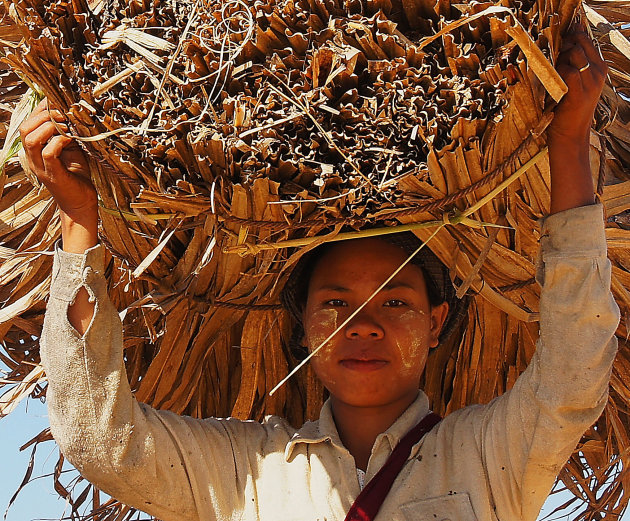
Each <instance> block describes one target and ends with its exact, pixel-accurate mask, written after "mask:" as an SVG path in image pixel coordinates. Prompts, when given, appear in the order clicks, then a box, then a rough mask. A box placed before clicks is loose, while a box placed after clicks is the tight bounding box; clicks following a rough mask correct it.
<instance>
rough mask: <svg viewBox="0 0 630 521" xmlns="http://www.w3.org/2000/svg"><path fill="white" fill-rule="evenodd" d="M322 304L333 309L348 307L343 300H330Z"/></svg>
mask: <svg viewBox="0 0 630 521" xmlns="http://www.w3.org/2000/svg"><path fill="white" fill-rule="evenodd" d="M324 304H326V305H327V306H332V307H334V308H340V307H344V306H347V305H348V304H346V302H345V301H344V300H341V299H339V298H331V299H330V300H327V301H326V302H324Z"/></svg>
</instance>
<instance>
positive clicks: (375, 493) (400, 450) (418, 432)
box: [345, 413, 442, 521]
mask: <svg viewBox="0 0 630 521" xmlns="http://www.w3.org/2000/svg"><path fill="white" fill-rule="evenodd" d="M441 420H442V418H441V417H440V416H439V415H437V414H435V413H429V414H427V415H426V416H425V417H424V418H422V421H421V422H420V423H419V424H418V425H416V426H415V427H414V428H413V429H411V430H410V431H409V432H408V433H407V434H406V435H405V437H404V438H403V439H402V440H400V441H399V442H398V445H396V448H395V449H394V450H393V452H392V454H391V456H390V457H389V459H388V460H387V461H386V462H385V464H384V465H383V467H382V468H381V470H379V471H378V472H377V473H376V475H375V476H374V477H373V478H372V479H371V480H370V482H369V483H368V484H367V485H365V487H363V490H362V491H361V493H360V494H359V495H358V496H357V498H356V499H355V500H354V503H353V504H352V506H351V507H350V510H349V511H348V515H347V516H346V519H345V521H372V520H373V519H374V518H375V517H376V514H377V513H378V511H379V510H380V508H381V505H382V504H383V501H385V498H386V497H387V494H388V493H389V491H390V489H391V488H392V485H393V484H394V480H395V479H396V477H397V476H398V474H399V473H400V470H401V469H402V468H403V465H404V464H405V463H406V462H407V459H408V458H409V454H411V447H413V446H414V445H415V444H416V443H418V442H419V441H420V440H421V439H422V436H424V435H425V434H426V433H427V432H429V431H430V430H431V429H432V428H433V427H434V426H435V425H437V424H438V423H439V422H440V421H441Z"/></svg>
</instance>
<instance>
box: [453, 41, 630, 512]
mask: <svg viewBox="0 0 630 521" xmlns="http://www.w3.org/2000/svg"><path fill="white" fill-rule="evenodd" d="M558 70H559V72H560V74H561V75H562V77H563V78H564V80H565V81H566V83H567V85H568V87H569V92H568V94H567V95H566V97H565V98H564V99H563V100H562V102H561V103H560V104H559V105H558V107H557V109H556V117H555V119H554V121H553V123H552V125H551V127H550V129H549V136H548V137H549V159H550V167H551V183H552V202H551V208H550V214H551V215H549V216H548V217H546V218H545V219H544V220H543V222H542V229H541V241H540V243H541V244H540V256H539V261H538V266H537V268H538V269H537V280H538V281H539V282H540V284H541V286H542V290H541V298H540V334H539V338H538V342H537V347H536V352H535V353H534V355H533V357H532V360H531V362H530V364H529V366H528V367H527V369H526V371H525V372H524V373H523V374H522V375H521V376H520V377H519V378H518V380H517V381H516V383H515V385H514V387H513V388H512V389H511V390H510V391H509V392H507V393H505V394H504V395H503V396H501V397H500V398H498V399H497V400H495V401H494V402H492V403H491V404H490V405H489V406H488V407H486V408H484V409H482V411H483V414H482V415H480V416H478V417H476V418H475V419H474V422H475V427H474V428H473V429H474V430H475V432H476V439H477V441H478V445H479V447H480V457H481V458H482V459H483V465H484V467H485V468H486V469H487V480H488V486H489V488H490V491H491V496H492V499H493V506H494V510H495V512H496V515H497V517H498V518H499V519H519V520H523V521H534V520H535V519H536V517H537V516H538V513H539V510H540V508H541V507H542V505H543V503H544V501H545V499H546V497H547V495H548V494H549V492H550V490H551V487H552V486H553V483H554V481H555V479H556V476H557V475H558V473H559V472H560V470H561V469H562V467H563V466H564V465H565V463H566V462H567V460H568V458H569V457H570V455H571V453H572V451H573V450H574V449H575V447H576V445H577V443H578V442H579V440H580V437H581V436H582V434H583V433H584V431H586V429H588V427H590V426H591V425H592V424H593V423H594V422H595V421H596V420H597V418H598V417H599V415H600V414H601V412H602V411H603V409H604V407H605V405H606V399H607V392H608V385H609V379H610V372H611V368H612V364H613V361H614V358H615V354H616V351H617V341H616V338H615V336H614V334H615V330H616V328H617V324H618V321H619V309H618V307H617V305H616V303H615V301H614V299H613V296H612V294H611V292H610V280H611V265H610V261H609V260H608V258H607V252H606V236H605V233H604V221H603V209H602V207H601V205H595V204H593V203H594V202H595V200H594V190H593V178H592V175H591V170H590V166H589V159H588V153H589V142H588V136H589V131H590V125H591V120H592V117H593V112H594V109H595V106H596V104H597V100H598V98H599V95H600V92H601V89H602V86H603V82H604V78H605V75H606V65H605V64H604V63H603V60H602V59H601V56H600V55H599V52H598V51H597V50H596V49H595V47H594V46H593V44H592V43H591V41H590V40H589V39H588V37H586V35H585V34H584V32H582V31H579V32H577V33H574V34H573V35H571V36H569V37H568V38H567V39H566V43H565V47H564V50H563V52H562V55H561V56H560V59H559V63H558ZM462 417H463V418H464V420H465V419H466V416H465V414H463V415H462ZM447 420H448V418H447ZM467 426H468V427H469V425H468V424H467V423H466V421H462V427H467ZM473 429H467V430H465V429H463V428H462V429H460V430H461V435H462V436H463V437H465V436H466V435H467V433H468V432H469V431H470V430H473ZM499 469H500V470H499Z"/></svg>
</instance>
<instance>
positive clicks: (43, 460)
mask: <svg viewBox="0 0 630 521" xmlns="http://www.w3.org/2000/svg"><path fill="white" fill-rule="evenodd" d="M47 426H48V416H47V411H46V406H45V405H44V404H42V403H41V402H39V401H38V400H31V399H28V400H25V401H23V402H22V403H21V404H20V405H19V407H18V408H17V409H16V410H15V411H13V412H12V413H11V414H10V415H9V416H7V417H6V418H3V419H1V420H0V447H1V449H0V450H1V453H2V460H1V461H2V466H3V472H1V473H0V514H2V515H4V512H5V510H6V507H7V504H8V502H9V499H10V498H11V496H12V495H13V493H14V492H15V491H16V490H17V488H18V486H19V485H20V483H21V481H22V478H23V477H24V473H25V471H26V468H27V466H28V461H29V458H30V453H31V448H29V449H26V450H25V451H22V452H20V451H19V447H20V446H21V445H23V444H24V443H25V442H26V441H27V440H30V439H31V438H32V437H34V436H35V435H37V434H39V433H40V432H41V431H42V430H43V429H44V428H46V427H47ZM57 454H58V453H57V449H56V445H55V444H54V443H53V442H45V443H42V444H40V446H39V448H38V449H37V456H36V459H35V466H34V470H33V476H32V478H35V477H36V476H41V475H46V474H51V473H52V472H53V470H54V466H55V463H56V462H57ZM62 481H63V482H64V483H67V481H68V480H67V479H65V480H62ZM82 489H83V487H82V486H80V488H79V490H82ZM566 499H567V495H566V493H562V494H555V495H553V496H552V497H551V498H550V499H549V500H548V501H547V504H546V505H545V507H544V508H543V511H542V512H541V516H540V517H543V516H544V515H546V514H548V513H550V512H551V511H552V510H553V508H554V507H555V506H556V505H558V504H561V503H563V502H564V501H566ZM65 508H66V505H65V501H64V500H62V499H60V498H59V497H58V496H57V493H56V492H55V491H54V489H53V480H52V477H51V476H49V477H44V478H39V479H34V480H33V481H32V482H31V483H29V484H28V485H27V486H26V487H25V488H24V489H23V490H22V491H21V492H20V494H19V495H18V498H17V500H16V502H15V503H14V504H13V505H12V506H11V508H10V509H9V512H8V515H7V517H6V521H35V520H54V519H60V518H61V517H62V516H63V515H64V510H65ZM67 512H68V511H67V510H66V513H67ZM553 519H558V520H560V521H562V520H566V521H569V519H570V518H569V516H566V515H565V516H561V517H554V518H553ZM623 520H625V521H630V514H626V515H624V516H623ZM0 521H2V518H1V517H0Z"/></svg>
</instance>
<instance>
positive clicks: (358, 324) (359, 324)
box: [346, 313, 385, 340]
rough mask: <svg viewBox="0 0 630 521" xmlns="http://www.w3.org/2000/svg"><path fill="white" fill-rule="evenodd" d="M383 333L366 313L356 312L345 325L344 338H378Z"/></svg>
mask: <svg viewBox="0 0 630 521" xmlns="http://www.w3.org/2000/svg"><path fill="white" fill-rule="evenodd" d="M384 334H385V332H384V331H383V328H382V327H381V326H380V325H379V324H378V323H377V322H376V321H375V320H374V319H373V318H372V317H371V316H370V315H369V314H368V313H358V314H357V315H356V316H355V317H354V318H353V319H352V320H351V321H350V322H348V325H347V326H346V338H348V339H350V340H359V339H364V340H367V339H370V340H380V339H382V338H383V336H384Z"/></svg>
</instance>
